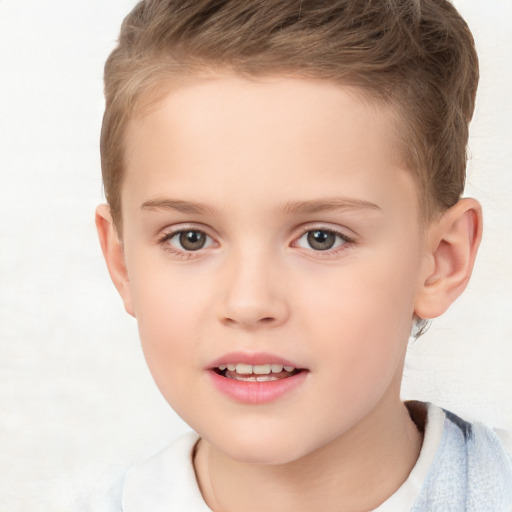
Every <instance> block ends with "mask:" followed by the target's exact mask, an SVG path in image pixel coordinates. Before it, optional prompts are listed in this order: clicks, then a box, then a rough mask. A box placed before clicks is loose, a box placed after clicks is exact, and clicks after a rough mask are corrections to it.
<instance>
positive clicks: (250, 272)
mask: <svg viewBox="0 0 512 512" xmlns="http://www.w3.org/2000/svg"><path fill="white" fill-rule="evenodd" d="M225 264H226V271H225V272H223V273H222V274H223V275H222V281H223V282H222V284H221V287H222V292H223V293H222V298H221V302H220V314H219V319H220V321H221V322H222V323H223V324H225V325H228V326H232V327H239V328H244V329H255V328H261V327H264V326H266V327H277V326H279V325H282V324H283V323H284V322H286V320H287V319H288V317H289V313H290V311H289V304H288V301H287V298H286V291H285V290H286V283H284V282H283V281H284V278H283V274H282V272H281V273H280V272H279V269H278V268H277V265H275V264H272V262H271V258H269V257H265V256H264V255H263V254H256V253H255V252H252V253H251V254H248V253H247V252H245V254H240V255H238V256H237V257H233V258H229V261H226V262H225Z"/></svg>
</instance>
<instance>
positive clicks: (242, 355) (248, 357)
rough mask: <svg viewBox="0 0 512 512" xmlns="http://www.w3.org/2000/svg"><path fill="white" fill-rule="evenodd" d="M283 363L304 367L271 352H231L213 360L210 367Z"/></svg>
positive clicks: (298, 367)
mask: <svg viewBox="0 0 512 512" xmlns="http://www.w3.org/2000/svg"><path fill="white" fill-rule="evenodd" d="M237 363H244V364H252V365H259V364H282V365H283V366H293V368H297V369H304V368H303V367H302V366H300V365H298V364H297V363H296V362H294V361H291V360H289V359H284V358H283V357H279V356H276V355H275V354H270V353H268V352H229V353H228V354H224V355H223V356H221V357H219V358H218V359H215V360H214V361H212V362H211V363H210V364H209V365H208V368H218V367H219V366H220V365H221V364H237Z"/></svg>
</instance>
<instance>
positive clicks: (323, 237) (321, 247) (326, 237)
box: [307, 229, 339, 251]
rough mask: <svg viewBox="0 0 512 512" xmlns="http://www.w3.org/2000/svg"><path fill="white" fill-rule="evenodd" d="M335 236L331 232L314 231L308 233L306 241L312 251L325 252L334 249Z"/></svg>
mask: <svg viewBox="0 0 512 512" xmlns="http://www.w3.org/2000/svg"><path fill="white" fill-rule="evenodd" d="M337 236H339V235H336V233H333V232H332V231H324V230H322V229H316V230H314V231H308V233H307V241H308V244H309V246H310V247H311V248H312V249H315V250H316V251H327V250H329V249H332V248H333V247H334V244H335V243H336V238H337Z"/></svg>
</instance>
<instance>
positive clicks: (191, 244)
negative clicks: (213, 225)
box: [177, 230, 207, 251]
mask: <svg viewBox="0 0 512 512" xmlns="http://www.w3.org/2000/svg"><path fill="white" fill-rule="evenodd" d="M177 234H178V235H179V237H178V238H179V242H180V245H181V247H182V248H183V249H185V250H186V251H198V250H199V249H202V248H203V247H204V246H205V245H206V238H207V237H206V235H205V234H204V233H203V232H202V231H197V230H189V231H181V232H180V233H177Z"/></svg>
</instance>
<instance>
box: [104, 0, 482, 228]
mask: <svg viewBox="0 0 512 512" xmlns="http://www.w3.org/2000/svg"><path fill="white" fill-rule="evenodd" d="M216 70H220V71H230V72H234V73H238V74H240V75H243V76H257V75H265V74H267V75H268V74H280V75H283V74H287V75H293V76H300V77H314V78H321V79H327V80H333V81H337V82H339V83H341V84H348V85H353V86H358V87H360V88H361V89H362V90H363V91H364V92H365V93H367V94H368V95H370V96H371V97H373V98H375V99H377V100H378V101H382V102H385V103H387V104H391V105H393V106H394V107H395V108H396V109H397V112H398V114H399V116H400V121H401V125H402V129H401V137H400V138H401V141H400V142H401V146H402V148H401V156H402V158H403V159H404V161H405V163H406V164H407V166H408V167H409V168H410V169H411V170H412V171H413V172H414V173H415V176H416V179H417V182H418V186H419V191H420V197H421V203H422V208H423V209H424V211H425V217H426V218H430V217H432V215H433V214H434V213H436V212H442V211H444V210H445V209H447V208H449V207H451V206H453V205H454V204H455V203H456V202H457V201H458V199H459V198H460V196H461V194H462V192H463V189H464V182H465V170H466V145H467V141H468V123H469V121H470V120H471V118H472V115H473V110H474V103H475V95H476V88H477V84H478V58H477V55H476V51H475V47H474V41H473V38H472V35H471V32H470V31H469V28H468V26H467V25H466V23H465V21H464V20H463V19H462V17H461V16H460V15H459V13H458V12H457V11H456V9H455V8H454V7H453V5H452V4H451V3H450V2H449V1H448V0H145V1H141V2H139V3H138V4H137V5H136V6H135V8H134V9H133V10H132V11H131V12H130V14H128V16H127V17H126V18H125V20H124V22H123V25H122V27H121V33H120V37H119V43H118V46H117V47H116V48H115V49H114V51H113V52H112V53H111V55H110V57H109V58H108V60H107V63H106V65H105V96H106V109H105V115H104V118H103V127H102V133H101V162H102V172H103V183H104V187H105V194H106V198H107V201H108V203H109V205H110V208H111V211H112V215H113V217H114V220H115V221H116V225H117V226H118V228H119V227H120V217H121V215H120V214H121V199H120V195H121V194H120V191H121V186H122V183H123V154H124V150H123V136H124V132H125V128H126V124H127V122H128V121H129V120H130V119H131V118H132V116H133V115H134V114H135V113H136V112H137V111H138V109H140V108H141V105H142V104H143V102H144V101H145V100H144V98H147V97H148V94H149V92H150V91H152V90H153V91H154V90H156V88H158V86H159V85H160V86H161V85H162V83H169V82H170V83H172V81H173V80H176V81H179V80H180V78H186V77H187V76H191V77H194V76H201V74H202V73H205V72H208V71H214V72H215V71H216Z"/></svg>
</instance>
